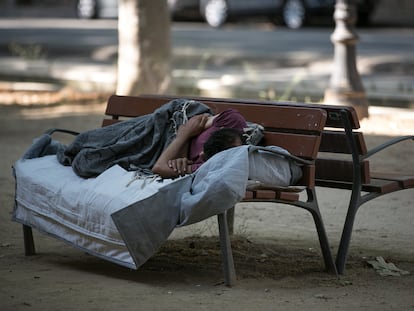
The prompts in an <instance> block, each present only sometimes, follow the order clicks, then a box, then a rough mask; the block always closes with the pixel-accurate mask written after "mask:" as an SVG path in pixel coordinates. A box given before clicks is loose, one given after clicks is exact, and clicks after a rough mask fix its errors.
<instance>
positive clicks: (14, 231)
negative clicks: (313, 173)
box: [0, 94, 414, 311]
mask: <svg viewBox="0 0 414 311" xmlns="http://www.w3.org/2000/svg"><path fill="white" fill-rule="evenodd" d="M27 96H28V97H27V98H26V104H25V105H14V104H12V102H8V104H7V105H4V104H3V105H0V146H1V161H0V191H1V193H0V310H2V311H6V310H190V309H197V310H223V309H226V310H238V311H241V310H277V309H278V310H303V309H306V310H309V311H311V310H376V311H378V310H414V295H413V288H414V232H413V225H414V209H413V201H414V192H413V190H412V189H411V190H406V191H401V192H398V193H394V194H389V195H387V196H384V197H381V198H379V199H376V200H374V201H371V202H369V203H368V204H366V205H364V206H363V207H362V208H361V210H360V211H359V214H358V215H357V221H356V223H355V228H354V234H353V240H352V243H351V249H350V257H349V260H348V264H347V268H346V272H345V274H344V275H343V276H340V277H339V278H337V277H335V276H333V275H330V274H327V273H326V272H324V270H323V263H322V259H321V255H320V251H319V246H318V242H317V236H316V232H315V228H314V225H313V221H312V219H311V216H310V215H309V214H308V213H307V212H306V211H303V210H301V209H298V208H295V207H291V206H284V205H280V206H279V205H271V204H246V203H244V204H239V205H238V206H237V209H236V228H235V230H236V235H235V237H234V238H233V251H234V256H235V263H236V272H237V275H238V281H237V284H236V285H235V286H234V287H232V288H228V287H226V286H224V285H223V282H222V281H223V278H222V272H221V271H222V270H221V258H220V252H219V244H218V239H217V228H216V227H217V226H216V220H215V219H209V220H207V221H205V222H202V223H199V224H196V225H192V226H188V227H185V228H182V229H177V230H176V231H175V232H174V233H173V235H172V236H171V239H170V240H169V241H168V242H167V243H166V244H165V245H164V246H163V247H162V248H161V249H160V251H159V252H158V253H157V254H156V255H155V256H154V257H153V258H152V259H150V260H149V261H148V262H147V263H146V264H145V265H144V266H142V267H141V268H140V269H139V270H137V271H133V270H129V269H126V268H123V267H120V266H117V265H115V264H112V263H109V262H106V261H103V260H100V259H98V258H95V257H93V256H90V255H87V254H85V253H83V252H81V251H79V250H77V249H74V248H72V247H70V246H67V245H66V244H63V243H62V242H60V241H57V240H55V239H53V238H50V237H47V236H45V235H42V234H40V233H39V232H37V231H34V236H35V243H36V247H37V255H35V256H30V257H26V256H24V250H23V238H22V230H21V226H20V225H19V224H17V223H14V222H12V221H11V220H10V219H11V211H12V208H13V196H14V180H13V178H12V175H11V166H12V164H13V162H14V161H15V160H16V159H17V158H18V157H19V156H20V155H21V154H22V153H23V152H24V150H25V149H26V148H27V147H28V146H29V145H30V143H31V141H32V139H33V138H34V137H36V136H38V135H39V134H41V133H42V131H43V130H45V129H48V128H51V127H60V128H69V129H73V130H77V131H83V130H86V129H91V128H95V127H98V126H100V122H101V119H102V115H103V112H104V107H105V106H104V104H103V102H102V100H99V99H96V98H90V97H89V98H78V99H77V101H76V102H77V104H74V103H71V104H69V103H68V104H63V105H62V104H60V105H53V104H50V105H28V103H30V102H31V100H32V99H31V97H30V96H31V95H30V94H29V95H27ZM2 98H5V97H2ZM42 101H43V102H47V100H42ZM52 102H53V101H52ZM370 113H371V117H370V118H369V119H368V120H364V121H363V122H362V129H363V130H364V132H365V133H367V134H369V135H368V137H367V140H368V144H369V146H370V147H372V146H375V145H377V144H380V143H382V142H385V141H386V140H387V139H389V138H391V136H397V135H402V134H411V135H414V112H413V111H412V110H411V111H409V110H400V109H386V108H372V109H371V110H370ZM58 139H60V140H63V141H64V138H63V137H61V138H59V137H58ZM413 150H414V148H413V142H412V141H410V142H405V143H402V144H399V145H398V147H395V148H391V149H389V150H387V151H385V152H383V153H381V154H380V155H379V156H376V157H375V158H373V166H374V167H379V168H381V169H382V170H387V171H398V172H404V171H407V172H411V173H412V171H413V167H414V157H413ZM348 199H349V192H348V191H340V190H329V189H318V200H319V202H320V205H321V208H322V214H323V217H324V220H325V225H326V228H327V231H328V236H329V238H330V243H331V245H332V251H333V253H334V254H335V252H336V248H337V244H338V240H339V238H340V232H341V228H342V227H341V226H342V224H343V220H344V217H345V212H346V202H347V201H348ZM200 236H202V237H200ZM376 256H382V257H384V258H385V259H386V260H387V261H390V262H393V263H394V264H396V265H397V267H399V268H401V269H403V270H407V271H409V272H410V274H409V275H404V276H386V277H384V276H380V275H379V274H378V273H377V272H376V271H375V270H374V269H373V268H372V267H371V266H369V265H368V264H367V260H372V259H373V258H375V257H376Z"/></svg>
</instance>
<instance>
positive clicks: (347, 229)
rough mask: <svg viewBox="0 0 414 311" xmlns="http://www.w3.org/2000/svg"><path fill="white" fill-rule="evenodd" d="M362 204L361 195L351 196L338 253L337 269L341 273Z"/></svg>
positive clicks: (343, 269)
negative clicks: (356, 217)
mask: <svg viewBox="0 0 414 311" xmlns="http://www.w3.org/2000/svg"><path fill="white" fill-rule="evenodd" d="M359 206H360V197H359V196H356V197H355V198H351V202H350V204H349V207H348V212H347V214H346V219H345V224H344V228H343V230H342V236H341V241H340V242H339V247H338V253H337V254H336V269H337V270H338V273H339V274H343V273H344V271H345V265H346V259H347V256H348V250H349V244H350V243H351V236H352V229H353V227H354V222H355V216H356V213H357V211H358V208H359Z"/></svg>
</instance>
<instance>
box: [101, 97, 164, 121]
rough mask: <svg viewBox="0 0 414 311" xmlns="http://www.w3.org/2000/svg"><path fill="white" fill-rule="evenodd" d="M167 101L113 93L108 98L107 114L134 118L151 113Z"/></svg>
mask: <svg viewBox="0 0 414 311" xmlns="http://www.w3.org/2000/svg"><path fill="white" fill-rule="evenodd" d="M165 102H166V101H165V100H155V99H152V100H150V99H147V98H141V97H138V96H119V95H112V96H111V97H110V98H109V100H108V104H107V106H106V111H105V114H106V115H110V116H120V117H130V118H133V117H137V116H141V115H145V114H150V113H152V112H154V110H155V109H157V108H159V107H160V106H162V104H163V103H165Z"/></svg>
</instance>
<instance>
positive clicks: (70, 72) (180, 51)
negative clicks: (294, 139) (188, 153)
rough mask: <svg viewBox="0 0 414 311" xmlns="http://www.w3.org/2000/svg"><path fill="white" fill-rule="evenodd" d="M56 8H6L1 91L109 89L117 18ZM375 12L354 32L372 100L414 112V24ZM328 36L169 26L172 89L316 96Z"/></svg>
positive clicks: (1, 26)
mask: <svg viewBox="0 0 414 311" xmlns="http://www.w3.org/2000/svg"><path fill="white" fill-rule="evenodd" d="M382 11H383V10H382ZM36 12H37V13H36ZM52 12H53V11H51V10H43V11H42V12H41V13H40V11H39V9H38V11H36V10H35V8H32V10H30V9H29V8H26V10H25V11H24V10H21V11H18V12H17V11H16V10H15V11H13V10H9V13H10V14H9V15H11V16H7V14H6V13H7V12H6V13H4V12H3V14H2V16H3V17H2V18H0V90H23V91H25V90H28V91H36V90H46V91H47V90H51V91H56V90H59V89H61V88H64V87H66V86H70V87H72V88H74V89H76V90H80V91H86V92H89V91H93V92H105V93H113V92H114V90H115V86H116V76H117V71H116V69H117V20H115V19H100V20H79V19H76V18H73V14H74V12H73V10H72V9H68V8H67V10H66V11H64V10H57V11H55V12H54V13H53V14H52ZM36 14H37V15H38V17H37V18H36V17H35V16H36ZM5 15H6V16H5ZM25 15H26V16H27V17H26V16H25ZM377 15H378V16H377V17H376V19H374V24H373V25H372V26H370V27H366V28H358V29H357V30H356V31H357V34H358V36H359V42H358V44H357V66H358V70H359V73H360V75H361V78H362V81H363V84H364V87H365V91H366V93H367V97H368V99H369V101H370V104H371V105H378V106H392V107H404V108H412V107H413V104H414V53H413V51H414V28H413V26H412V25H411V24H409V23H405V24H402V25H401V24H400V25H398V27H397V26H396V25H393V24H390V22H389V20H388V24H387V19H385V18H384V16H386V14H385V12H382V13H381V12H379V13H378V14H377ZM16 16H17V17H16ZM39 16H40V17H42V18H39ZM53 16H54V17H53ZM402 21H404V20H403V19H402ZM400 23H401V22H400ZM332 32H333V25H332V26H326V25H325V26H312V27H311V26H309V27H304V28H302V29H299V30H290V29H288V28H286V27H274V26H272V25H270V23H268V22H265V21H252V22H244V23H229V24H228V25H226V26H225V27H223V28H221V29H213V28H211V27H209V26H207V25H206V24H205V23H201V22H200V23H195V22H173V23H172V32H171V38H172V45H173V50H172V51H173V59H172V69H173V71H172V74H173V90H172V91H171V93H174V94H182V95H204V96H215V97H248V98H269V99H273V100H300V101H313V102H319V101H321V100H322V99H323V94H324V91H325V89H326V88H327V87H328V86H329V79H330V77H331V73H332V71H333V44H332V43H331V41H330V36H331V34H332Z"/></svg>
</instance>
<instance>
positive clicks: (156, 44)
mask: <svg viewBox="0 0 414 311" xmlns="http://www.w3.org/2000/svg"><path fill="white" fill-rule="evenodd" d="M170 59H171V43H170V14H169V11H168V6H167V1H166V0H120V1H119V13H118V85H117V90H116V93H117V94H118V95H139V94H142V93H153V94H154V93H165V92H168V90H169V87H170V83H171V65H170Z"/></svg>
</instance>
